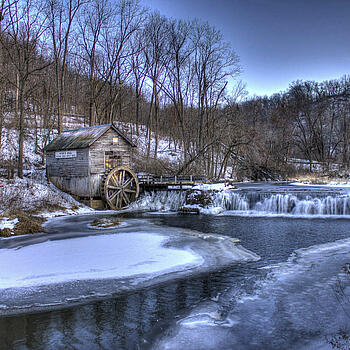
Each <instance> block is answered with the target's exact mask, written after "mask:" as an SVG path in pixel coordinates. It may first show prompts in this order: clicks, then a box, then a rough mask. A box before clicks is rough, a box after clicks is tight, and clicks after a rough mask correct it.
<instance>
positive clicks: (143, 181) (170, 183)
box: [137, 175, 208, 191]
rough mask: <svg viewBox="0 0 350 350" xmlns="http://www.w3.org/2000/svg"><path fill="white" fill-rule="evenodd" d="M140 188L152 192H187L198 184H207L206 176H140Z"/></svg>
mask: <svg viewBox="0 0 350 350" xmlns="http://www.w3.org/2000/svg"><path fill="white" fill-rule="evenodd" d="M137 178H138V180H139V184H140V188H141V189H142V190H143V191H152V190H163V191H167V190H174V191H179V190H186V189H188V188H190V187H192V186H195V185H196V183H198V182H207V181H208V178H207V177H206V176H193V175H187V176H182V175H181V176H177V175H174V176H157V175H138V176H137Z"/></svg>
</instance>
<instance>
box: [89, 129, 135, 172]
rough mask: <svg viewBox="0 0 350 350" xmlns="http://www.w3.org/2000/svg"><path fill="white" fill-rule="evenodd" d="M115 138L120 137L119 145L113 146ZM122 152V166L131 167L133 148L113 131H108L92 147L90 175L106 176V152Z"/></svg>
mask: <svg viewBox="0 0 350 350" xmlns="http://www.w3.org/2000/svg"><path fill="white" fill-rule="evenodd" d="M113 137H118V139H119V142H118V144H113ZM106 151H117V152H120V155H121V161H122V165H124V166H128V167H130V166H131V154H132V147H131V146H130V144H129V143H127V142H126V141H125V140H124V139H123V138H122V137H120V136H119V135H118V133H117V132H115V131H114V130H113V129H110V130H108V131H107V132H106V133H105V134H104V135H103V136H102V137H101V138H100V139H99V140H97V141H96V142H95V143H94V144H93V145H91V146H90V157H89V158H90V174H91V175H92V174H104V172H105V152H106Z"/></svg>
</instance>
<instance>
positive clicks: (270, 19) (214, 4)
mask: <svg viewBox="0 0 350 350" xmlns="http://www.w3.org/2000/svg"><path fill="white" fill-rule="evenodd" d="M142 3H143V4H144V5H146V6H148V7H151V8H152V9H156V10H158V11H159V12H160V13H161V14H164V15H166V16H167V17H174V18H184V19H191V18H196V17H197V18H200V19H202V20H206V21H208V22H209V23H211V24H212V25H215V26H216V27H217V28H218V29H220V30H221V31H222V33H223V34H224V37H225V40H226V41H230V42H231V44H232V47H233V48H234V50H235V51H236V53H237V54H238V55H239V56H240V59H241V66H242V68H243V73H242V75H241V78H242V80H243V81H245V82H246V83H247V89H248V91H249V93H250V94H251V95H253V94H256V95H265V94H267V95H270V94H272V93H274V92H279V91H283V90H285V89H287V88H288V86H289V84H290V83H291V82H292V81H294V80H297V79H302V80H316V81H322V80H328V79H334V78H339V77H341V76H342V75H344V74H348V73H349V72H350V0H216V1H215V0H142Z"/></svg>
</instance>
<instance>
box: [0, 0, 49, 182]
mask: <svg viewBox="0 0 350 350" xmlns="http://www.w3.org/2000/svg"><path fill="white" fill-rule="evenodd" d="M46 30H47V17H46V16H45V15H44V7H43V4H42V3H41V2H39V1H35V0H23V1H20V2H16V3H14V4H13V6H10V7H9V13H8V19H7V30H6V45H4V44H5V39H4V36H3V37H2V38H1V40H2V44H3V48H4V49H5V51H6V55H7V56H8V59H9V60H10V61H11V62H12V64H13V68H14V70H15V73H16V80H15V81H13V80H11V81H9V82H10V83H11V84H12V86H13V87H14V88H15V89H16V91H17V105H18V176H19V177H21V178H22V177H23V143H24V137H25V113H26V108H27V109H28V108H30V106H29V104H27V103H26V102H28V101H27V98H28V97H29V95H30V92H31V91H33V90H34V89H35V88H36V86H35V85H33V84H32V85H31V84H29V81H30V78H31V77H32V76H33V75H36V74H38V73H39V72H40V71H42V70H44V69H45V68H46V67H48V66H49V65H50V63H49V62H47V61H46V60H45V59H44V58H42V53H41V52H40V47H42V44H43V43H42V42H41V39H42V37H43V35H44V33H45V31H46ZM16 110H17V108H16ZM16 117H17V116H16Z"/></svg>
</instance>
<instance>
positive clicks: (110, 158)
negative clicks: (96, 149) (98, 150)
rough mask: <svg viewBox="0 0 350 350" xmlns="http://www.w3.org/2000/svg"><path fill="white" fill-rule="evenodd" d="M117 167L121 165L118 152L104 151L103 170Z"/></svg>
mask: <svg viewBox="0 0 350 350" xmlns="http://www.w3.org/2000/svg"><path fill="white" fill-rule="evenodd" d="M119 165H122V157H121V154H120V152H116V151H105V169H112V168H115V167H116V166H119Z"/></svg>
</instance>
